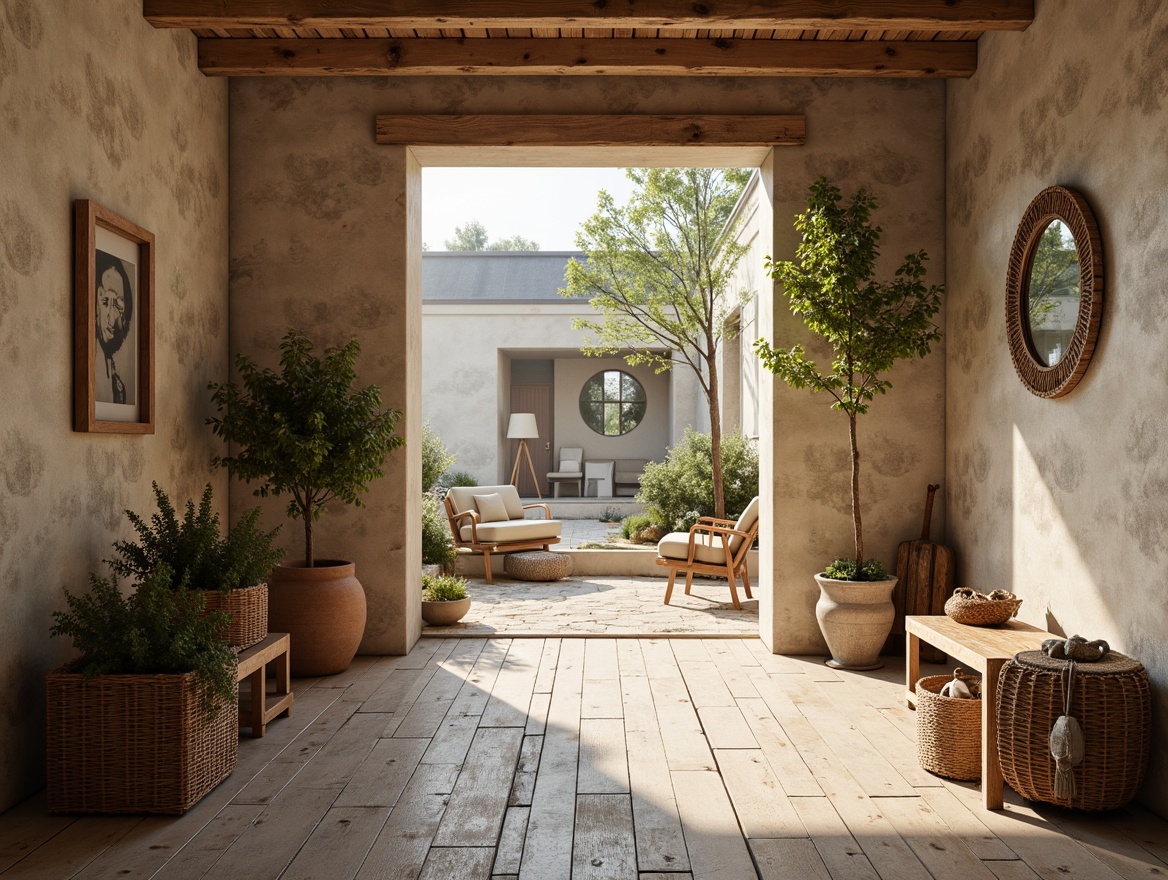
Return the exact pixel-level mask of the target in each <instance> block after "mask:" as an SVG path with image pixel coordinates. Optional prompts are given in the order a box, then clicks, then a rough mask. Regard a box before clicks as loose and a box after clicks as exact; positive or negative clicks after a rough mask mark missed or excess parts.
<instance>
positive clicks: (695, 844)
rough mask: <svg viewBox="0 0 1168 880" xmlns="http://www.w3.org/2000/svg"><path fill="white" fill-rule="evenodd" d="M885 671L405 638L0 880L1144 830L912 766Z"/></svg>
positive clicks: (406, 866) (988, 872)
mask: <svg viewBox="0 0 1168 880" xmlns="http://www.w3.org/2000/svg"><path fill="white" fill-rule="evenodd" d="M901 669H902V667H901V666H900V665H899V664H896V663H890V664H889V666H888V667H887V668H885V669H884V670H880V671H878V672H874V673H865V674H851V675H849V674H847V673H836V672H832V671H831V670H828V669H826V668H825V667H823V665H822V663H821V662H820V660H819V658H800V657H772V656H771V655H769V654H767V653H766V652H765V650H764V649H763V648H762V646H761V644H760V643H758V642H757V640H748V639H743V640H741V641H725V640H715V639H710V640H700V639H688V640H670V639H604V638H588V639H563V640H560V639H522V638H517V639H489V640H488V639H423V640H422V641H421V642H420V643H419V644H418V645H417V646H416V647H415V649H414V650H413V651H412V652H411V653H410V655H409V656H407V657H382V658H373V657H360V658H358V659H357V660H356V661H355V662H354V664H353V667H352V668H351V669H350V670H349V671H348V672H346V673H344V674H343V675H340V676H333V677H331V678H322V679H309V680H303V681H297V682H295V685H294V690H295V692H296V701H295V704H294V707H293V714H292V717H291V718H287V719H279V720H277V721H276V722H274V723H273V724H272V725H271V726H270V727H269V728H268V735H267V736H265V737H263V738H262V739H255V740H253V739H245V740H242V741H241V742H240V759H239V767H238V769H237V770H236V771H235V773H234V774H233V775H232V776H231V777H230V778H229V779H228V780H227V781H226V782H224V783H223V784H222V785H220V786H219V787H218V788H216V789H215V790H214V791H213V792H211V793H210V794H209V795H208V796H207V797H206V798H205V799H204V800H203V801H202V802H201V803H200V804H198V805H197V806H196V807H195V808H194V809H192V810H191V811H190V812H189V813H187V815H185V816H183V817H181V818H178V819H171V818H160V817H149V818H143V817H111V818H100V817H78V818H68V817H50V816H47V815H45V812H44V798H43V796H39V797H34V798H32V799H30V800H29V801H27V802H26V803H24V804H22V805H20V806H18V807H16V808H15V809H13V810H10V811H9V812H8V813H6V814H4V815H0V880H17V878H37V880H41V878H53V880H65V878H107V877H108V878H113V877H118V878H122V877H125V878H140V880H147V878H156V880H177V878H191V880H194V878H203V877H211V878H216V880H233V878H237V877H238V878H243V877H246V878H248V880H267V878H271V880H277V878H281V880H296V878H300V880H304V878H328V880H374V878H376V880H399V878H400V880H419V878H420V880H426V878H436V880H437V878H442V880H445V878H458V880H462V878H500V880H501V878H520V880H561V878H562V880H584V878H597V880H609V878H612V880H617V878H629V880H684V878H690V880H703V878H704V880H714V878H717V880H730V878H746V880H752V878H761V880H771V878H775V880H778V878H797V880H812V878H822V880H845V878H846V880H874V878H885V880H906V878H922V880H943V878H953V880H977V878H981V880H993V878H999V880H1007V878H1031V880H1033V878H1040V880H1068V878H1072V880H1073V878H1081V880H1117V878H1150V877H1164V876H1168V847H1166V846H1165V845H1164V841H1168V823H1165V822H1163V821H1162V820H1160V819H1158V818H1157V817H1155V816H1153V815H1152V814H1150V813H1148V812H1147V811H1146V810H1143V809H1142V808H1139V807H1136V806H1133V807H1131V808H1129V809H1126V810H1117V811H1113V812H1111V813H1108V814H1105V815H1102V816H1093V815H1089V814H1083V815H1077V814H1071V813H1068V812H1066V811H1061V810H1055V809H1050V808H1046V807H1039V806H1035V805H1031V804H1027V803H1026V802H1024V801H1022V800H1021V799H1020V798H1018V797H1017V796H1016V795H1013V793H1012V792H1008V793H1007V806H1006V809H1005V810H1003V811H1001V812H995V813H987V812H984V811H983V810H982V809H981V806H980V797H979V794H978V791H977V788H976V786H973V785H969V784H964V783H955V782H950V781H948V780H942V779H938V778H937V777H934V776H930V775H929V774H927V773H924V772H923V771H921V769H920V768H919V767H918V766H917V764H916V761H915V751H914V749H915V745H914V743H913V730H914V728H913V718H912V713H911V712H909V711H908V710H907V709H905V708H904V706H903V705H902V704H901V702H900V699H901V695H902V692H903V683H902V679H901V674H902V673H901Z"/></svg>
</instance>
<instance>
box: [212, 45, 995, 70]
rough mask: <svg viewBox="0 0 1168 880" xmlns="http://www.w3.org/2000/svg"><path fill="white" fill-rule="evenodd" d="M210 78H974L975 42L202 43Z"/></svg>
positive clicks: (975, 65) (975, 62) (975, 66)
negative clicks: (589, 76) (613, 76)
mask: <svg viewBox="0 0 1168 880" xmlns="http://www.w3.org/2000/svg"><path fill="white" fill-rule="evenodd" d="M199 68H200V69H201V70H202V71H203V72H204V73H205V74H207V75H209V76H270V75H286V76H389V75H394V76H401V75H414V76H434V75H451V74H455V75H494V76H563V75H571V74H575V75H610V76H612V75H648V76H694V75H698V76H701V75H705V76H881V77H968V76H971V75H973V73H974V72H975V71H976V69H977V43H975V42H968V41H964V42H953V41H948V42H898V43H877V42H867V41H858V42H847V41H836V42H831V41H825V40H807V41H762V40H707V41H679V40H668V39H664V40H660V39H653V40H638V39H607V40H605V39H598V38H593V39H579V40H568V39H557V40H548V39H537V38H533V39H509V40H454V39H437V40H427V39H416V40H408V39H401V40H392V39H388V40H385V39H383V40H374V39H366V40H312V39H303V40H220V39H213V40H200V41H199Z"/></svg>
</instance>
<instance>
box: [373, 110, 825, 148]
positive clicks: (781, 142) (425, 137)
mask: <svg viewBox="0 0 1168 880" xmlns="http://www.w3.org/2000/svg"><path fill="white" fill-rule="evenodd" d="M805 140H806V123H805V120H804V118H803V117H802V116H761V115H760V116H724V115H704V116H703V115H688V116H652V115H647V114H634V115H617V114H611V115H610V114H599V115H541V114H530V115H528V114H524V115H514V114H499V115H468V116H456V115H424V116H378V117H377V142H378V143H379V144H404V145H408V146H416V147H423V146H431V145H437V146H452V145H456V146H478V147H500V146H502V147H512V146H530V145H536V146H546V145H548V144H554V145H556V146H572V147H611V146H618V147H634V146H661V145H665V146H670V145H677V146H722V147H725V146H759V145H765V146H798V145H800V144H802V143H804V141H805Z"/></svg>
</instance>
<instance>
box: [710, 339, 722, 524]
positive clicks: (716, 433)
mask: <svg viewBox="0 0 1168 880" xmlns="http://www.w3.org/2000/svg"><path fill="white" fill-rule="evenodd" d="M707 363H708V365H709V372H710V394H709V404H710V458H711V463H712V464H713V469H714V516H716V517H718V518H719V519H724V518H725V517H726V495H725V493H724V492H723V491H722V413H721V407H720V404H719V401H718V365H717V363H716V362H715V361H714V359H713V358H711V359H710V360H709V361H708V362H707Z"/></svg>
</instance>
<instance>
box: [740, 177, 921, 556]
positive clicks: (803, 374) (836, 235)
mask: <svg viewBox="0 0 1168 880" xmlns="http://www.w3.org/2000/svg"><path fill="white" fill-rule="evenodd" d="M875 209H876V197H875V196H874V195H872V193H871V192H869V191H868V190H867V189H866V188H861V189H860V190H858V191H857V192H856V193H855V195H853V196H852V197H851V198H850V199H848V200H846V201H845V200H844V198H843V195H842V194H841V193H840V191H839V189H838V187H835V186H833V185H832V184H830V183H829V182H828V181H827V179H826V178H824V177H820V178H819V179H818V180H816V181H815V183H813V184H812V185H811V191H810V195H809V196H808V199H807V210H806V211H805V212H804V213H802V214H799V215H798V216H797V217H796V218H795V229H796V230H797V231H798V232H799V233H801V235H802V241H801V242H800V244H799V246H798V247H797V248H796V250H795V257H796V259H795V261H794V262H789V261H781V262H770V263H769V264H768V268H769V270H770V273H771V276H772V277H773V278H774V279H775V280H776V281H779V282H781V283H782V285H783V292H784V294H785V295H786V297H787V299H788V301H789V302H790V306H791V311H792V312H794V313H795V314H796V315H799V316H800V317H802V318H803V322H804V324H806V325H807V328H808V329H809V330H810V331H811V332H812V333H814V334H816V335H817V336H820V337H822V338H823V339H824V340H825V341H826V342H827V344H828V345H829V346H830V347H831V349H832V355H833V359H832V363H831V367H830V369H828V368H821V367H820V366H819V365H817V364H816V363H815V362H814V361H812V360H810V359H809V358H808V357H807V355H806V353H805V352H804V350H803V346H801V345H795V346H792V347H791V348H790V349H789V350H786V351H784V350H782V349H774V348H772V347H771V346H770V344H769V343H768V342H767V341H766V340H764V339H760V340H758V341H757V342H756V343H755V345H754V348H755V351H756V352H758V355H759V357H760V358H761V359H762V362H763V365H764V366H765V367H766V368H767V369H768V370H770V371H771V372H772V373H774V374H775V375H777V376H779V377H780V378H781V379H783V380H784V381H785V382H786V383H787V384H788V385H790V386H791V387H793V388H809V389H811V391H812V392H821V391H825V392H827V393H828V394H829V395H830V396H831V397H832V398H834V403H832V409H837V410H842V411H843V412H844V413H846V414H847V416H848V420H849V428H850V430H849V435H850V438H851V448H852V521H853V526H854V529H855V540H856V559H857V560H858V563H859V568H860V569H861V570H863V569H864V540H863V523H862V521H861V517H860V498H859V492H860V480H859V465H860V453H859V449H858V447H857V445H856V417H857V416H860V415H863V414H864V413H866V412H867V411H868V405H869V404H870V403H871V402H872V400H873V398H874V397H875V396H876V395H877V394H885V393H887V392H888V389H889V388H891V387H892V383H891V382H890V381H889V380H888V379H887V378H886V374H887V373H888V372H889V371H890V370H891V369H892V367H893V365H894V364H895V363H896V361H898V360H902V359H908V358H923V357H925V356H926V355H927V354H928V353H929V351H930V349H931V347H932V345H933V343H935V342H937V341H938V340H939V339H940V338H941V330H940V328H938V327H937V325H936V324H934V323H933V317H934V316H935V315H936V314H937V311H938V309H940V307H941V294H942V292H943V288H942V287H941V286H940V285H936V284H935V285H932V286H927V285H926V284H925V282H924V277H925V261H926V260H927V259H928V255H927V254H926V253H925V252H924V251H917V252H916V253H914V254H908V255H907V256H906V257H905V258H904V261H903V263H901V265H900V268H898V269H897V270H896V276H895V278H894V279H893V280H892V281H885V282H881V281H876V280H875V274H876V260H877V257H878V256H879V253H880V250H879V244H880V231H881V230H880V227H879V226H874V225H872V222H871V220H872V212H873V211H874V210H875Z"/></svg>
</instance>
